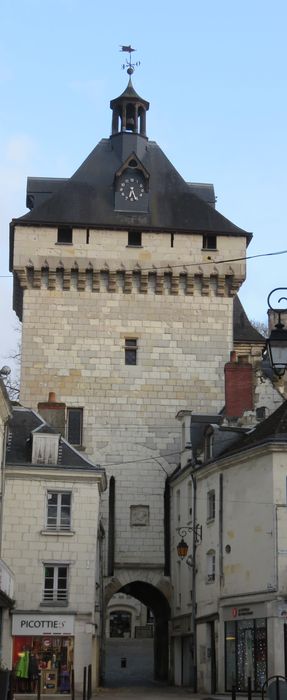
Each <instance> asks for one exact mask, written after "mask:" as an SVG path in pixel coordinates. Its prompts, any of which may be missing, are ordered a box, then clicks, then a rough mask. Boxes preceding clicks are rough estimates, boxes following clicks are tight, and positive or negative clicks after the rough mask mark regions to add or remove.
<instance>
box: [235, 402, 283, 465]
mask: <svg viewBox="0 0 287 700" xmlns="http://www.w3.org/2000/svg"><path fill="white" fill-rule="evenodd" d="M282 442H283V443H284V442H285V443H286V444H287V401H284V402H283V403H282V404H281V405H280V406H279V408H277V409H276V411H274V412H273V413H272V414H271V415H270V416H268V418H266V419H265V420H264V421H262V422H261V423H259V424H258V425H257V426H256V427H255V428H253V430H251V431H250V432H249V433H248V434H247V435H244V436H243V437H241V438H240V440H238V441H237V442H236V443H235V444H234V445H233V446H232V448H231V449H230V448H229V449H227V450H224V451H223V452H222V453H221V456H224V457H226V456H228V455H229V454H234V453H236V452H241V451H243V450H247V449H249V448H251V447H254V446H255V445H260V444H264V443H282Z"/></svg>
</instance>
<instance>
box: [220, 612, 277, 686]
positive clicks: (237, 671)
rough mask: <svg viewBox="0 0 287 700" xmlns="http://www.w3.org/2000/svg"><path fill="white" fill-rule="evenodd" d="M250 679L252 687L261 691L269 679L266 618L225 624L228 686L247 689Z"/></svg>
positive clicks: (226, 679)
mask: <svg viewBox="0 0 287 700" xmlns="http://www.w3.org/2000/svg"><path fill="white" fill-rule="evenodd" d="M248 678H251V683H252V689H253V690H255V691H260V690H261V688H262V686H263V683H264V682H265V680H266V678H267V626H266V619H265V618H259V619H257V620H238V621H234V622H226V623H225V689H226V690H227V691H231V690H232V686H233V685H235V687H236V689H237V690H239V691H241V692H246V691H247V689H248Z"/></svg>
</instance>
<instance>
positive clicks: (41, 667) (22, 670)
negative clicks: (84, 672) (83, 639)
mask: <svg viewBox="0 0 287 700" xmlns="http://www.w3.org/2000/svg"><path fill="white" fill-rule="evenodd" d="M73 661H74V638H73V637H64V636H63V637H56V636H42V637H35V636H33V637H29V636H19V637H14V638H13V668H14V670H15V676H16V692H17V691H18V692H19V693H35V691H36V686H37V681H38V678H39V674H40V679H41V693H42V694H43V695H45V694H47V695H48V694H53V693H57V692H59V693H64V692H69V691H70V676H71V670H72V668H73Z"/></svg>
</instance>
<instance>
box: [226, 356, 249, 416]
mask: <svg viewBox="0 0 287 700" xmlns="http://www.w3.org/2000/svg"><path fill="white" fill-rule="evenodd" d="M224 373H225V415H226V417H227V418H240V417H241V416H242V415H243V413H244V411H253V408H254V406H253V377H252V365H251V364H250V363H249V362H248V361H247V359H246V361H243V358H242V361H241V362H238V361H237V358H236V352H235V351H234V350H233V351H232V352H231V353H230V362H227V363H226V365H225V367H224Z"/></svg>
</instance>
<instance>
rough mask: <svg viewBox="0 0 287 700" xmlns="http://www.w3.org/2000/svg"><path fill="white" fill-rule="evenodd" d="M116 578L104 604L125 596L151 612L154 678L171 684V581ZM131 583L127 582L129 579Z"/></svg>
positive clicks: (108, 585) (113, 579)
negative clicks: (169, 670)
mask: <svg viewBox="0 0 287 700" xmlns="http://www.w3.org/2000/svg"><path fill="white" fill-rule="evenodd" d="M121 578H122V579H124V580H120V579H119V578H116V577H113V578H112V579H111V580H110V581H109V583H108V584H107V586H106V588H105V604H106V605H107V604H108V602H109V601H110V599H111V598H112V596H113V595H114V594H115V593H125V594H126V595H129V596H132V597H133V598H136V599H137V600H139V601H140V602H141V603H142V604H143V605H145V606H147V607H148V608H149V609H151V610H152V612H153V616H154V678H155V679H156V680H161V681H167V680H168V621H169V619H170V604H169V600H170V595H171V586H170V582H169V579H167V578H165V577H162V578H160V579H159V580H157V581H155V580H153V579H156V576H153V575H151V574H150V572H149V573H147V574H146V575H144V577H143V578H141V579H140V578H133V576H132V574H130V575H129V576H127V575H125V576H124V577H121ZM128 578H129V580H128V581H127V579H128Z"/></svg>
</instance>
